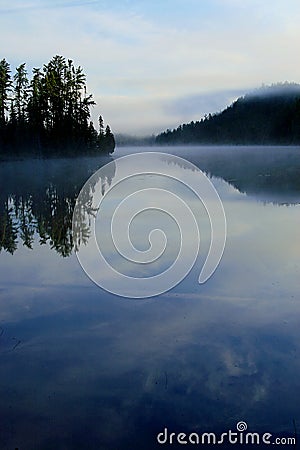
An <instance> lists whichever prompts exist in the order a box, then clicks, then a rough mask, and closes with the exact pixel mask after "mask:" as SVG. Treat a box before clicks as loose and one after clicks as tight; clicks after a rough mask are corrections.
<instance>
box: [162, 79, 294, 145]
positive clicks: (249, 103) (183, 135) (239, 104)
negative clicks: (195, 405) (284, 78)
mask: <svg viewBox="0 0 300 450" xmlns="http://www.w3.org/2000/svg"><path fill="white" fill-rule="evenodd" d="M156 143H157V144H159V145H164V144H168V145H169V144H170V145H173V144H219V145H220V144H239V145H247V144H262V145H267V144H278V145H279V144H288V145H292V144H299V143H300V85H298V84H295V83H278V84H276V85H272V86H268V87H262V88H260V89H257V90H256V91H254V92H253V93H251V94H248V95H245V96H244V97H240V98H239V99H237V100H236V101H235V102H234V103H232V104H231V105H230V106H229V107H227V108H226V109H225V110H224V111H222V112H219V113H215V114H208V115H205V116H204V118H202V119H201V120H199V121H196V122H194V121H192V122H190V123H188V124H183V125H180V126H179V127H178V128H176V129H173V130H169V129H168V130H166V131H165V132H163V133H161V134H159V135H158V136H157V137H156Z"/></svg>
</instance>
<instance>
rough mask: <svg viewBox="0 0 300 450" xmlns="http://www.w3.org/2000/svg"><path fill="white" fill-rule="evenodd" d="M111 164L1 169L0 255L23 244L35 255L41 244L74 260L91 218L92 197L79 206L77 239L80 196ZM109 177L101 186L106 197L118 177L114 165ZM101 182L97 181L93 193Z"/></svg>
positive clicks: (51, 164)
mask: <svg viewBox="0 0 300 450" xmlns="http://www.w3.org/2000/svg"><path fill="white" fill-rule="evenodd" d="M109 161H112V160H111V158H109V157H106V158H101V159H99V158H80V159H76V160H56V161H50V160H49V161H37V160H35V161H26V162H14V163H4V164H3V165H2V166H1V167H0V183H1V186H0V251H1V250H2V249H3V250H5V251H7V252H9V253H11V254H13V253H14V251H15V250H16V249H17V246H18V244H19V242H22V244H23V245H24V246H26V247H28V248H30V249H31V248H32V246H33V242H34V241H35V240H36V241H37V240H38V242H39V244H40V245H45V244H49V245H50V247H51V248H53V249H55V250H56V251H57V252H58V253H59V254H60V255H61V256H69V255H70V254H71V253H72V250H73V248H74V247H76V246H77V245H79V243H82V242H85V241H86V240H87V239H88V236H89V227H88V225H87V224H85V222H84V219H85V217H86V214H87V213H88V214H90V213H91V211H90V205H91V201H92V200H91V199H92V192H89V193H87V194H86V198H85V199H84V201H83V202H82V205H80V208H81V212H82V221H83V222H82V223H79V224H78V227H77V232H76V234H75V235H73V233H72V216H73V210H74V206H75V202H76V199H77V196H78V194H79V192H80V189H81V188H82V186H83V184H84V183H85V181H86V180H87V179H88V178H89V177H90V176H91V174H92V173H93V172H95V171H96V170H97V169H98V168H99V167H101V166H102V165H104V164H106V163H107V162H109ZM110 171H111V172H110V173H108V172H107V171H106V177H105V178H104V179H103V180H101V184H100V187H101V192H102V195H103V194H104V192H105V190H106V189H107V188H108V187H109V185H110V184H111V181H112V179H113V177H114V171H115V166H114V164H111V165H110ZM98 181H100V180H97V179H96V178H95V179H94V184H93V187H92V188H93V189H95V188H96V184H97V183H98ZM37 238H38V239H37Z"/></svg>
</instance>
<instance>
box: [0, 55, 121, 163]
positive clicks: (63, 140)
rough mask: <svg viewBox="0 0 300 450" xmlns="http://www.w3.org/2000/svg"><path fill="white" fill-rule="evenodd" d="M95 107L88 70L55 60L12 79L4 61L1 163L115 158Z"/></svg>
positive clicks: (23, 67)
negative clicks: (75, 157) (21, 158)
mask: <svg viewBox="0 0 300 450" xmlns="http://www.w3.org/2000/svg"><path fill="white" fill-rule="evenodd" d="M93 105H95V102H94V100H93V98H92V95H91V94H88V93H87V88H86V76H85V74H84V73H83V70H82V68H81V67H80V66H79V67H75V66H74V64H73V61H72V60H70V59H68V60H66V59H65V58H64V57H63V56H58V55H56V56H54V57H53V58H52V59H51V61H49V63H48V64H45V65H44V66H43V68H42V69H40V68H38V69H37V68H34V69H33V70H32V77H31V79H29V78H28V77H27V70H26V65H25V63H23V64H21V65H20V66H19V67H17V69H16V72H15V74H14V75H13V76H12V75H11V70H10V65H9V63H8V62H7V61H6V60H5V59H2V60H1V61H0V157H1V156H5V157H7V156H12V157H15V156H21V155H34V156H51V155H64V156H65V155H70V156H73V155H76V154H97V153H99V152H105V153H112V152H113V151H114V147H115V141H114V136H113V134H112V132H111V130H110V127H109V126H108V125H107V126H106V128H105V127H104V122H103V118H102V116H100V117H99V132H97V131H96V130H95V128H94V125H93V123H92V121H91V120H90V107H91V106H93Z"/></svg>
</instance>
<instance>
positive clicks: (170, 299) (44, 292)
mask: <svg viewBox="0 0 300 450" xmlns="http://www.w3.org/2000/svg"><path fill="white" fill-rule="evenodd" d="M141 150H145V149H133V148H124V149H122V148H121V149H117V151H116V153H115V155H114V158H117V157H119V156H122V155H124V154H129V153H132V152H137V151H141ZM148 150H153V149H148ZM159 150H160V151H165V152H170V153H174V154H177V155H179V156H182V157H184V158H186V159H188V160H190V161H192V162H193V163H194V164H196V165H197V166H198V167H200V168H201V169H202V170H204V171H205V172H206V173H208V174H209V175H210V176H211V177H212V178H211V179H212V182H213V184H214V186H215V187H216V189H217V191H218V193H219V195H220V197H221V199H222V201H223V204H224V208H225V212H226V217H227V225H228V237H227V245H226V249H225V253H224V256H223V259H222V261H221V264H220V266H219V268H218V270H217V271H216V272H215V274H214V275H213V277H212V278H211V279H210V280H209V281H208V282H207V283H205V284H204V285H199V284H198V283H197V278H198V275H199V268H201V263H202V261H203V258H204V256H203V255H202V254H201V255H200V256H199V260H198V261H197V263H196V264H195V267H194V268H193V270H192V271H191V272H190V274H189V275H188V276H187V277H186V279H185V280H184V281H183V282H182V283H180V284H179V285H178V286H177V287H175V288H173V289H172V290H171V291H169V292H167V293H165V294H162V295H160V296H158V297H155V298H150V299H144V300H133V299H124V298H120V297H117V296H114V295H111V294H108V293H107V292H105V291H103V290H102V289H100V288H99V287H97V286H96V285H95V284H94V283H92V282H91V281H90V279H89V278H88V277H87V276H86V274H85V273H84V271H83V270H82V269H81V267H80V265H79V263H78V261H77V258H76V256H75V254H74V249H73V244H74V242H73V241H72V233H71V227H72V212H73V208H74V204H75V200H76V197H77V195H78V193H79V191H80V189H81V187H82V186H83V184H84V182H85V181H86V180H87V179H88V177H89V176H90V175H91V174H92V173H93V172H95V171H96V170H97V169H98V168H99V167H101V166H102V165H103V164H105V163H106V162H108V161H109V160H112V159H108V158H107V159H105V158H79V159H74V160H64V159H62V160H50V161H38V160H35V161H15V162H1V163H0V232H1V233H0V246H1V252H0V280H1V284H0V320H1V322H0V327H1V328H0V362H1V370H0V399H1V402H0V411H1V422H0V448H1V450H13V449H15V448H18V449H20V450H21V449H22V450H52V449H55V450H67V449H70V450H81V449H86V450H96V449H97V450H99V449H105V450H106V449H107V450H110V449H111V450H123V449H124V450H127V449H130V450H131V449H152V448H158V447H163V446H162V445H160V446H159V445H158V444H157V442H156V436H157V434H158V433H159V432H161V431H163V430H164V428H166V427H167V428H168V430H170V432H172V431H174V432H176V433H178V432H180V431H181V432H185V433H190V432H197V433H199V434H200V433H202V432H210V431H211V432H215V433H222V432H226V431H227V430H229V429H232V430H235V429H236V423H237V422H239V421H245V422H247V424H248V429H249V430H250V431H253V432H259V433H265V432H269V433H272V434H274V436H275V435H276V436H292V437H293V436H295V434H296V433H297V431H298V430H299V432H300V401H299V395H300V327H299V317H300V296H299V292H300V283H299V279H300V227H299V225H300V149H299V148H285V149H284V148H271V147H270V148H268V147H267V148H239V147H235V148H230V147H227V148H225V147H224V148H213V147H207V148H203V147H202V148H183V147H182V148H175V149H173V148H159ZM187 174H188V172H187ZM113 177H114V171H113V170H112V171H111V173H110V174H109V176H108V178H107V179H106V180H105V182H106V185H107V186H109V183H110V182H111V179H113ZM149 220H150V224H151V219H148V218H147V221H149ZM204 228H205V225H204ZM100 234H101V233H100ZM204 234H205V233H204ZM207 248H208V247H207V243H206V241H205V238H204V243H203V252H204V253H205V251H206V250H207ZM181 447H182V446H181ZM186 447H187V446H186ZM192 447H193V448H194V447H197V446H195V445H194V446H192ZM202 447H203V446H202ZM172 448H175V446H174V445H173V446H172ZM179 448H180V447H179ZM203 448H204V447H203ZM224 448H225V446H224ZM229 448H230V447H229ZM236 448H238V446H237V445H236ZM256 448H258V446H256ZM286 448H295V447H293V446H286Z"/></svg>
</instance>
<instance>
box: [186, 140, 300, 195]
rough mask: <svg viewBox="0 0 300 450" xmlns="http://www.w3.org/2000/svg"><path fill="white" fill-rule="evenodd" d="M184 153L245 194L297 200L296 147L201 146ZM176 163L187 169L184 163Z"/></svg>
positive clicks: (299, 155)
mask: <svg viewBox="0 0 300 450" xmlns="http://www.w3.org/2000/svg"><path fill="white" fill-rule="evenodd" d="M181 154H182V155H184V152H183V151H182V152H181ZM184 156H185V157H186V158H187V159H189V160H190V161H191V162H192V163H193V164H195V165H196V166H197V167H199V168H200V169H201V170H203V171H204V172H206V173H208V174H209V175H210V176H214V177H218V178H222V179H223V180H225V181H227V182H228V183H230V184H231V185H232V186H234V187H235V188H236V189H237V190H239V191H240V192H243V193H245V194H247V195H254V196H256V197H258V198H261V199H263V200H264V201H266V202H272V203H278V204H292V203H300V152H299V149H297V148H285V149H283V148H280V147H277V148H276V147H274V148H272V147H264V148H263V147H236V148H234V147H228V148H226V147H206V148H205V147H203V148H202V149H195V150H193V152H190V151H188V152H187V154H186V155H184ZM179 164H180V166H181V167H182V168H184V169H190V167H189V166H188V165H187V166H186V165H185V164H184V162H182V163H179Z"/></svg>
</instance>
